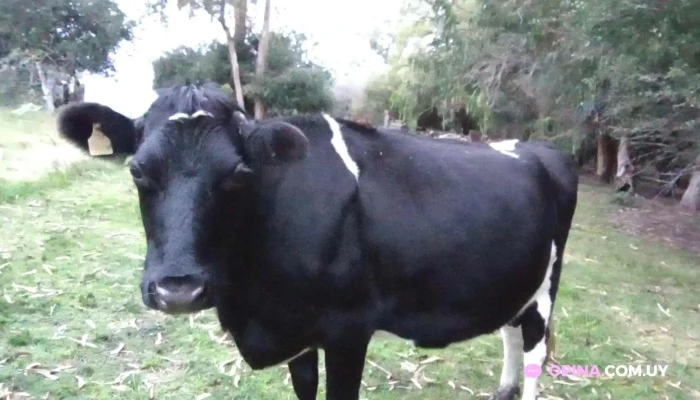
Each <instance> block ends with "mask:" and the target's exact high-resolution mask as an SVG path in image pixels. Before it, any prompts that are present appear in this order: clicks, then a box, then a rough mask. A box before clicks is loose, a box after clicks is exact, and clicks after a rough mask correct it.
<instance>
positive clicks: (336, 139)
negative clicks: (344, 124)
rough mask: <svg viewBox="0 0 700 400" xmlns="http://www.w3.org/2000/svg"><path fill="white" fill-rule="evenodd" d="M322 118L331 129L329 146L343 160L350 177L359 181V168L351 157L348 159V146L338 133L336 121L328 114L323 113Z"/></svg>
mask: <svg viewBox="0 0 700 400" xmlns="http://www.w3.org/2000/svg"><path fill="white" fill-rule="evenodd" d="M323 118H325V119H326V121H327V122H328V125H329V126H330V128H331V132H332V133H333V137H332V138H331V144H332V145H333V148H334V149H335V152H336V153H338V155H339V156H340V159H341V160H343V163H344V164H345V167H347V169H348V171H350V173H351V174H352V176H354V177H355V180H356V181H357V180H359V177H360V168H358V166H357V163H355V161H354V160H353V159H352V157H350V153H349V152H348V146H347V145H346V144H345V140H344V139H343V134H342V133H341V132H340V125H338V121H336V120H334V119H333V118H331V117H330V116H329V115H328V114H325V113H324V114H323Z"/></svg>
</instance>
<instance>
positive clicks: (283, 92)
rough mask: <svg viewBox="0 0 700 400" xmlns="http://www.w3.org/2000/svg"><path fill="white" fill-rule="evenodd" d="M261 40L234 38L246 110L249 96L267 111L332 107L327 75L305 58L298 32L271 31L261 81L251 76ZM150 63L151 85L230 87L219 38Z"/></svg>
mask: <svg viewBox="0 0 700 400" xmlns="http://www.w3.org/2000/svg"><path fill="white" fill-rule="evenodd" d="M260 42H261V41H260V39H259V36H258V35H255V34H249V35H248V37H246V38H245V40H241V41H239V42H238V50H237V53H238V59H239V61H240V63H239V70H240V76H241V82H242V86H243V92H244V102H245V104H246V110H249V112H251V113H252V112H253V101H252V99H255V98H258V99H260V100H261V101H262V103H263V104H264V105H265V109H266V110H265V111H266V114H267V115H280V114H282V113H294V112H312V111H322V110H326V111H328V110H330V109H331V107H332V106H333V100H332V95H331V84H332V77H331V75H330V73H329V72H328V71H326V70H325V69H324V68H323V67H321V66H319V65H316V64H314V63H312V62H309V61H308V58H307V56H306V51H305V43H306V37H305V36H304V35H303V34H298V33H296V32H293V31H292V32H286V33H278V32H270V34H269V48H268V53H267V57H266V59H265V79H263V80H257V79H256V78H255V73H256V54H259V51H258V47H259V45H260ZM153 66H154V72H155V76H154V86H156V87H161V86H165V85H171V84H175V83H181V82H184V81H185V80H186V79H190V80H210V81H213V82H216V83H218V84H220V85H229V86H230V87H231V88H233V82H231V74H230V71H231V70H230V68H231V66H230V64H229V62H228V49H227V46H226V45H224V44H221V43H218V42H214V43H211V44H209V45H207V46H203V47H202V48H199V49H190V48H185V47H182V48H179V49H176V50H174V51H171V52H169V53H166V54H165V55H164V56H162V57H161V58H159V59H157V60H155V61H154V63H153ZM249 103H250V104H249Z"/></svg>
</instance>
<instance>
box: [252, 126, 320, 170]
mask: <svg viewBox="0 0 700 400" xmlns="http://www.w3.org/2000/svg"><path fill="white" fill-rule="evenodd" d="M245 142H246V144H245V147H246V151H247V153H248V155H249V157H250V158H251V159H253V160H255V161H256V162H258V163H261V164H279V163H288V162H294V161H298V160H301V159H303V158H304V157H306V154H307V153H308V151H309V139H307V138H306V135H304V133H303V132H302V131H301V129H299V128H297V127H296V126H294V125H292V124H289V123H287V122H281V121H273V122H262V123H259V124H256V125H255V127H254V128H252V130H251V131H250V133H248V134H247V135H245Z"/></svg>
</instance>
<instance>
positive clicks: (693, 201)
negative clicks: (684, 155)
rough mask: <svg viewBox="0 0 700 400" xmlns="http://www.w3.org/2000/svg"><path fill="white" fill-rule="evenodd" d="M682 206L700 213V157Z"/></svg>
mask: <svg viewBox="0 0 700 400" xmlns="http://www.w3.org/2000/svg"><path fill="white" fill-rule="evenodd" d="M680 205H681V207H683V208H686V209H688V210H691V211H700V155H698V158H697V159H696V160H695V168H694V170H693V174H692V176H691V177H690V183H689V184H688V188H687V189H686V190H685V193H683V197H682V198H681V202H680Z"/></svg>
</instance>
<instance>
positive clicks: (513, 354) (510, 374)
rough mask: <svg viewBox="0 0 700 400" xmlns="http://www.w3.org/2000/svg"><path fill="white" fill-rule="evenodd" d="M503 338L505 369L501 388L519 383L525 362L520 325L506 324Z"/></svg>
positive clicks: (502, 373)
mask: <svg viewBox="0 0 700 400" xmlns="http://www.w3.org/2000/svg"><path fill="white" fill-rule="evenodd" d="M501 337H502V338H503V369H502V370H501V382H500V384H499V389H503V388H506V387H509V386H515V385H517V384H518V380H519V378H520V372H521V370H522V369H521V368H520V367H521V365H522V362H523V334H522V329H520V327H517V328H516V327H512V326H508V325H506V326H504V327H503V328H501Z"/></svg>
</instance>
